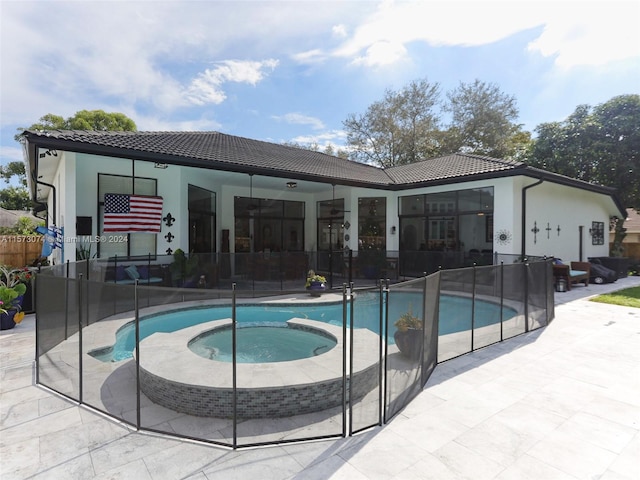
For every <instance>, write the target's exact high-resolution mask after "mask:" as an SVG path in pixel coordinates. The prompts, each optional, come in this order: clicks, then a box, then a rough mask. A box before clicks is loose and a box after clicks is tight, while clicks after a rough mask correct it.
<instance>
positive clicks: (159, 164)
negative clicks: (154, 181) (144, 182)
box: [153, 162, 169, 170]
mask: <svg viewBox="0 0 640 480" xmlns="http://www.w3.org/2000/svg"><path fill="white" fill-rule="evenodd" d="M168 166H169V165H167V164H166V163H158V162H156V163H154V164H153V167H154V168H161V169H163V170H164V169H165V168H167V167H168Z"/></svg>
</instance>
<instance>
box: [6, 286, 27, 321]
mask: <svg viewBox="0 0 640 480" xmlns="http://www.w3.org/2000/svg"><path fill="white" fill-rule="evenodd" d="M26 291H27V286H26V285H25V284H24V283H18V284H16V285H15V286H13V287H7V286H6V285H0V330H9V329H11V328H13V327H15V326H16V323H20V321H22V318H23V317H24V313H23V312H21V311H20V310H21V309H22V302H21V299H20V297H21V296H23V295H24V294H25V292H26Z"/></svg>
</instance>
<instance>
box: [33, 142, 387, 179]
mask: <svg viewBox="0 0 640 480" xmlns="http://www.w3.org/2000/svg"><path fill="white" fill-rule="evenodd" d="M25 136H26V137H27V138H28V139H29V141H31V142H35V143H42V144H46V143H47V142H48V144H51V145H54V146H55V145H56V143H55V142H60V149H62V148H61V147H66V148H68V149H69V150H78V149H79V150H81V151H84V152H87V153H102V154H104V155H114V154H118V155H119V156H123V157H131V158H146V159H151V157H153V158H157V160H156V161H158V162H163V163H182V164H193V165H197V166H201V167H207V166H209V167H210V168H225V169H227V170H235V169H237V170H240V171H246V170H254V171H256V173H265V174H266V173H268V172H271V173H272V174H273V173H277V172H282V173H285V172H286V173H294V174H297V175H298V176H300V175H307V176H313V177H323V178H325V179H337V180H352V181H354V182H356V183H363V184H367V183H368V184H376V185H388V184H391V183H392V181H391V179H390V178H389V176H388V175H387V174H386V173H385V172H384V170H381V169H379V168H376V167H373V166H370V165H365V164H363V163H358V162H353V161H349V160H345V159H342V158H338V157H334V156H331V155H326V154H324V153H320V152H314V151H311V150H304V149H300V148H296V147H290V146H286V145H278V144H275V143H268V142H263V141H259V140H252V139H249V138H243V137H237V136H233V135H227V134H224V133H219V132H97V131H78V130H50V131H45V132H34V131H27V132H26V134H25ZM51 142H53V143H51ZM142 154H144V155H142Z"/></svg>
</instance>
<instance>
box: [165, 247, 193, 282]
mask: <svg viewBox="0 0 640 480" xmlns="http://www.w3.org/2000/svg"><path fill="white" fill-rule="evenodd" d="M197 268H198V258H197V256H196V255H191V256H190V257H187V255H186V254H185V253H184V250H182V249H181V248H178V249H176V251H175V252H173V263H171V265H169V269H170V271H171V278H172V281H173V284H174V285H175V286H177V287H183V286H185V284H186V283H187V281H188V280H189V279H190V278H191V277H192V276H193V275H194V274H195V273H196V269H197Z"/></svg>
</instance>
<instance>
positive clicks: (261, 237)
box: [255, 219, 282, 252]
mask: <svg viewBox="0 0 640 480" xmlns="http://www.w3.org/2000/svg"><path fill="white" fill-rule="evenodd" d="M255 240H256V243H255V247H256V251H259V252H279V251H280V250H282V221H281V220H270V219H260V224H259V228H258V230H257V231H256V233H255Z"/></svg>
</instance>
